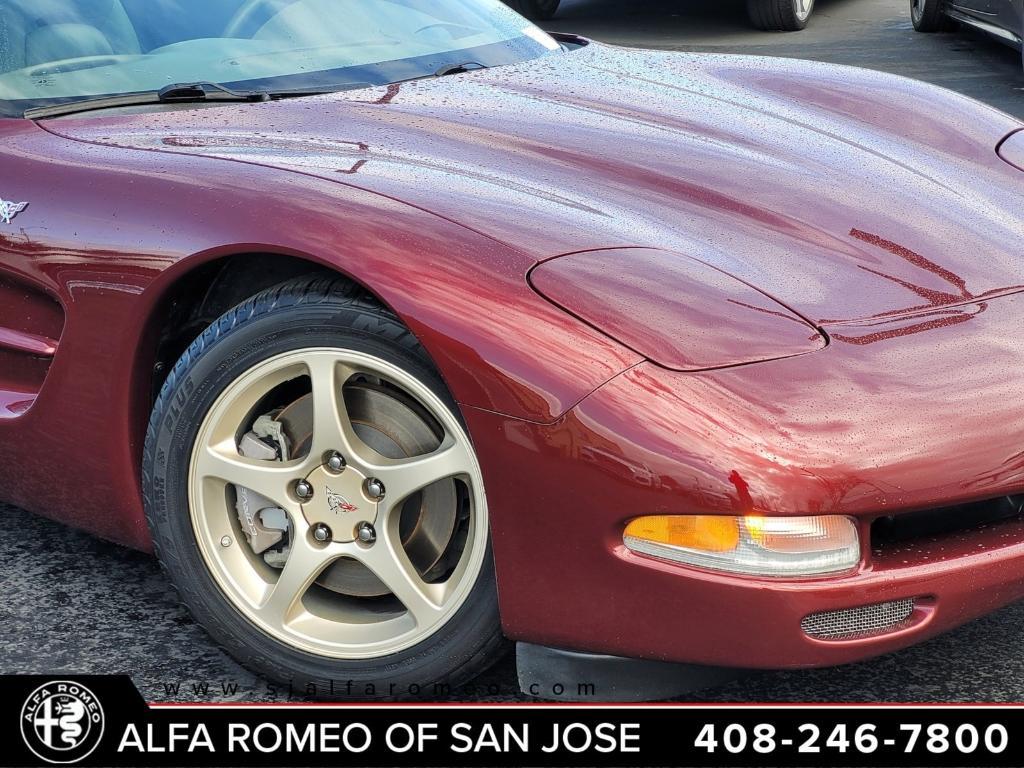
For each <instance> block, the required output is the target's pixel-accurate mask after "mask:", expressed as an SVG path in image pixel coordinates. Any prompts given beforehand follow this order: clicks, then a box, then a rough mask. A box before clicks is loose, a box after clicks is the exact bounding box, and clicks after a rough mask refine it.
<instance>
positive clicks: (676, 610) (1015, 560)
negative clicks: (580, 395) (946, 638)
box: [467, 294, 1024, 669]
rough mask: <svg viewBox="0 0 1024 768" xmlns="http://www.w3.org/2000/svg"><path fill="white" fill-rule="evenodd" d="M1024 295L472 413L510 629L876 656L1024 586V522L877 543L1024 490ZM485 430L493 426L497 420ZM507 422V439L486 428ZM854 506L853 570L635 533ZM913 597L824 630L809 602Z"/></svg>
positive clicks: (792, 659)
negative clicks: (826, 572)
mask: <svg viewBox="0 0 1024 768" xmlns="http://www.w3.org/2000/svg"><path fill="white" fill-rule="evenodd" d="M1022 314H1024V297H1022V296H1021V295H1020V294H1014V295H1009V296H1004V297H1002V298H999V299H995V300H989V301H986V302H974V303H968V304H965V305H964V306H962V307H956V308H946V309H943V310H941V311H940V310H935V311H933V312H922V313H917V314H915V315H914V316H903V317H899V318H887V319H883V320H878V321H872V322H870V323H865V324H852V325H848V326H845V327H842V328H838V327H837V328H832V329H829V330H830V331H832V333H831V336H832V339H833V343H832V346H831V348H830V349H829V350H828V351H826V352H823V353H821V354H818V355H811V356H806V357H803V358H794V359H791V360H780V361H775V362H770V363H763V364H758V365H751V366H742V367H737V368H732V369H727V370H721V371H713V372H707V373H700V374H681V373H673V372H669V371H666V370H663V369H661V368H658V367H656V366H654V365H651V364H642V365H640V366H638V367H636V368H634V369H632V370H630V371H628V372H626V373H624V374H622V375H621V376H619V377H618V378H616V379H615V380H613V381H612V382H610V383H608V384H607V385H606V386H604V387H603V388H601V389H600V390H598V391H597V392H596V393H594V394H593V395H591V397H589V398H587V399H586V400H584V401H583V402H582V403H581V404H579V405H578V406H577V407H576V408H575V409H574V410H573V411H572V412H570V413H569V414H567V415H566V416H565V417H564V418H563V419H562V420H561V421H559V422H558V423H556V424H553V425H538V424H528V423H524V422H518V421H513V420H509V419H505V418H503V417H499V416H496V415H494V414H489V413H483V412H479V411H477V412H470V413H469V414H467V417H468V419H469V421H470V426H471V429H472V430H473V432H474V434H475V435H477V436H478V439H477V446H478V451H479V453H480V455H481V462H482V466H483V470H484V474H485V480H486V482H487V487H488V500H489V506H490V512H491V517H492V530H493V541H494V551H495V557H496V564H497V569H498V579H499V595H500V600H501V608H502V614H503V621H504V623H505V628H506V631H507V633H508V634H509V635H510V636H511V637H512V638H514V639H517V640H523V641H528V642H532V643H537V644H540V645H546V646H551V647H558V648H570V649H575V650H579V651H586V652H591V653H603V654H611V655H616V656H627V657H636V658H644V659H654V660H663V661H675V662H688V663H694V664H706V665H713V666H719V667H745V668H768V669H772V668H795V667H812V666H828V665H835V664H842V663H847V662H852V661H857V660H860V659H864V658H867V657H870V656H874V655H878V654H882V653H887V652H889V651H893V650H896V649H898V648H902V647H904V646H907V645H910V644H912V643H915V642H919V641H921V640H924V639H926V638H928V637H931V636H934V635H936V634H938V633H940V632H943V631H945V630H948V629H950V628H952V627H955V626H957V625H959V624H962V623H963V622H965V621H968V620H970V619H972V618H975V617H978V616H982V615H984V614H986V613H989V612H991V611H993V610H995V609H997V608H999V607H1000V606H1002V605H1005V604H1007V603H1009V602H1011V601H1014V600H1017V599H1019V598H1021V597H1024V522H1022V521H1021V520H1020V519H1010V520H1006V521H1004V522H1001V523H998V524H993V525H988V526H981V527H975V528H969V529H965V530H961V531H958V532H956V533H953V534H948V535H946V536H943V537H940V538H938V539H935V540H932V539H924V538H922V539H920V540H917V541H912V542H909V543H908V544H907V545H906V546H904V547H902V548H894V547H887V548H883V549H880V550H877V551H873V550H872V549H871V546H870V541H869V539H870V529H871V524H872V522H873V521H874V520H876V519H878V518H880V517H886V516H892V515H896V516H898V515H901V514H903V513H909V512H912V511H919V510H928V509H932V508H939V507H947V506H951V505H955V504H961V503H965V502H968V501H973V500H979V499H988V498H995V497H999V496H1002V495H1008V494H1019V493H1020V492H1021V491H1022V490H1024V408H1021V407H1020V403H1021V402H1024V397H1022V395H1024V365H1022V364H1021V363H1024V340H1021V338H1020V337H1021V335H1020V334H1019V333H1017V325H1018V318H1019V317H1021V316H1022ZM481 436H482V438H481ZM489 438H500V439H489ZM751 512H756V513H760V514H768V515H786V514H789V515H809V514H810V515H813V514H845V515H851V516H853V517H856V518H857V519H858V520H860V521H861V530H862V540H863V542H864V548H863V555H862V561H861V564H860V566H859V567H858V568H857V569H856V571H855V572H852V573H849V574H846V575H843V576H839V577H831V578H816V579H806V580H799V581H792V580H787V581H783V580H772V579H763V578H761V579H759V578H749V577H741V576H732V575H728V574H723V573H713V572H709V571H700V570H697V569H693V568H688V567H685V566H680V565H674V564H669V563H662V562H658V561H655V560H651V559H648V558H643V557H639V556H637V555H634V554H632V553H630V552H628V551H626V550H625V548H624V547H623V545H622V538H621V535H622V530H623V527H624V525H625V523H626V522H627V521H628V520H629V519H631V518H632V517H635V516H638V515H647V514H732V515H735V514H748V513H751ZM905 598H911V599H914V600H915V607H914V611H913V614H912V615H911V617H910V619H909V620H908V621H905V622H901V623H900V624H899V625H898V626H897V627H895V628H893V629H892V631H885V632H881V633H878V634H874V635H870V636H861V637H850V638H845V639H838V640H835V639H832V640H823V639H816V638H814V637H811V636H810V635H808V634H807V632H805V631H804V629H803V628H802V627H801V622H802V621H803V620H804V619H805V617H807V616H808V615H810V614H813V613H817V612H822V611H835V610H844V609H850V608H858V607H861V606H868V605H873V604H877V603H883V602H887V601H893V600H900V599H905Z"/></svg>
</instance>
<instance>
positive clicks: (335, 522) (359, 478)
mask: <svg viewBox="0 0 1024 768" xmlns="http://www.w3.org/2000/svg"><path fill="white" fill-rule="evenodd" d="M305 479H306V482H307V483H309V485H310V487H311V488H312V489H313V497H312V498H311V499H310V500H309V501H307V502H306V503H304V504H303V505H302V514H303V515H304V516H305V518H306V522H308V523H309V524H310V526H316V525H326V526H327V527H328V528H330V530H331V535H332V538H331V540H332V541H336V542H339V543H348V542H352V541H355V540H356V538H357V537H358V536H357V528H358V526H359V524H360V523H371V524H372V523H375V522H376V521H377V507H378V504H377V502H376V501H373V500H371V499H369V498H367V496H366V494H365V492H364V491H363V488H364V487H365V482H366V476H365V475H363V474H361V473H360V472H358V471H357V470H355V469H353V468H352V467H346V468H345V469H344V470H342V471H340V472H334V471H331V470H330V469H329V468H328V467H327V465H323V466H320V467H317V468H316V469H314V470H313V471H312V472H310V473H309V475H308V476H307V477H306V478H305Z"/></svg>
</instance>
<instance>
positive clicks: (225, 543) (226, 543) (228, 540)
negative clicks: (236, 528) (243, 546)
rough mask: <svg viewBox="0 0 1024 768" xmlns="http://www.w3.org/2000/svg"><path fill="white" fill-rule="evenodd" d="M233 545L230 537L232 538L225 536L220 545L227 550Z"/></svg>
mask: <svg viewBox="0 0 1024 768" xmlns="http://www.w3.org/2000/svg"><path fill="white" fill-rule="evenodd" d="M231 543H232V542H231V537H230V536H224V537H223V538H222V539H221V540H220V545H221V546H222V547H224V548H225V549H227V548H228V547H230V546H231Z"/></svg>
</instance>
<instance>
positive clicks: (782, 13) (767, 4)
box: [505, 0, 1019, 32]
mask: <svg viewBox="0 0 1024 768" xmlns="http://www.w3.org/2000/svg"><path fill="white" fill-rule="evenodd" d="M505 2H506V3H507V4H508V5H510V6H512V7H513V8H515V9H516V10H517V11H519V12H520V13H521V14H523V15H524V16H527V17H529V18H531V19H537V20H540V21H546V20H547V19H551V18H554V16H555V13H557V11H558V7H559V6H560V5H561V0H505ZM1018 5H1019V2H1018ZM813 10H814V0H747V14H748V15H749V16H750V20H751V22H753V24H754V26H755V27H757V28H758V29H764V30H768V31H775V32H796V31H798V30H801V29H803V28H804V27H806V26H807V20H808V19H809V18H810V17H811V11H813Z"/></svg>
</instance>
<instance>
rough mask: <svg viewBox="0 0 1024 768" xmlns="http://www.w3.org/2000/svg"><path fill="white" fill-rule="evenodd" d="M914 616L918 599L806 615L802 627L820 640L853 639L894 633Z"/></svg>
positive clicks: (801, 623)
mask: <svg viewBox="0 0 1024 768" xmlns="http://www.w3.org/2000/svg"><path fill="white" fill-rule="evenodd" d="M913 613H914V599H913V598H907V599H905V600H892V601H890V602H888V603H876V604H875V605H863V606H861V607H859V608H844V609H842V610H839V611H822V612H820V613H812V614H811V615H809V616H805V617H804V619H803V620H802V621H801V622H800V627H801V629H803V631H804V632H806V633H807V634H808V635H810V636H811V637H814V638H817V639H819V640H851V639H854V638H858V637H870V636H871V635H881V634H884V633H886V632H891V631H893V630H895V629H899V628H900V627H901V626H903V625H905V624H906V623H907V621H908V620H909V619H910V617H911V615H912V614H913Z"/></svg>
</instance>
